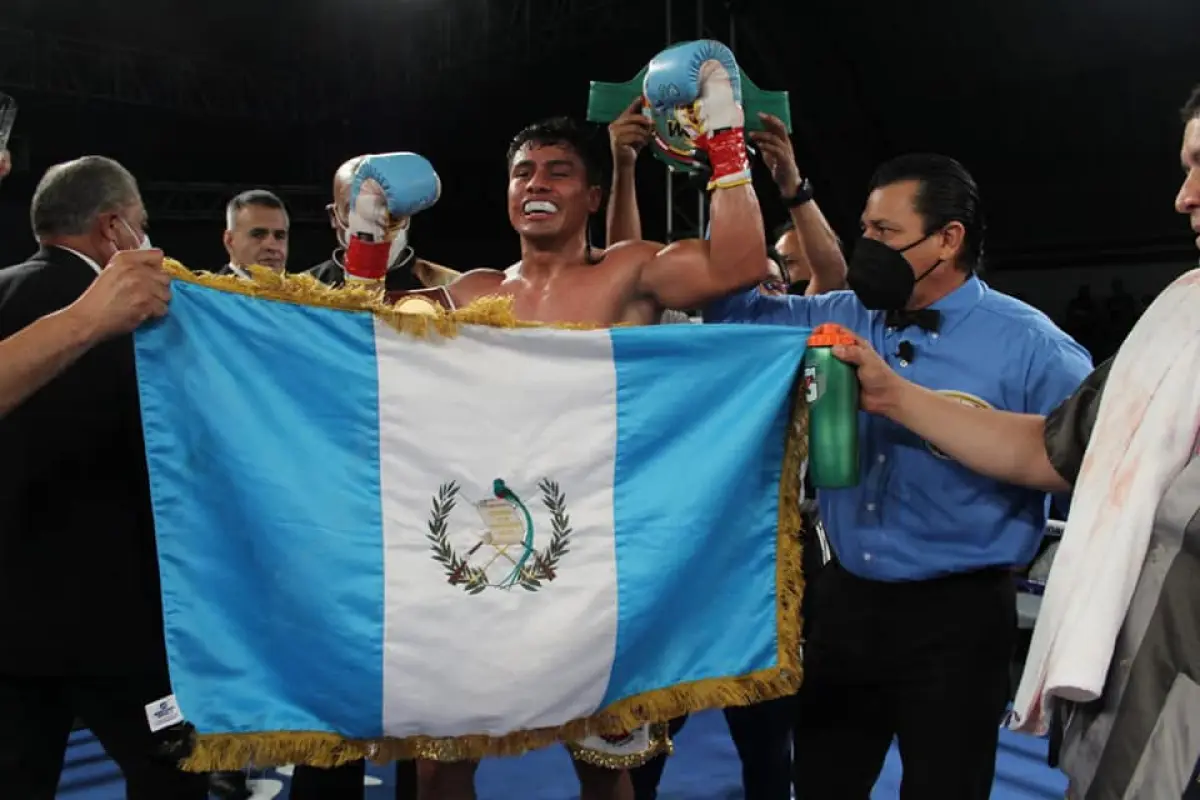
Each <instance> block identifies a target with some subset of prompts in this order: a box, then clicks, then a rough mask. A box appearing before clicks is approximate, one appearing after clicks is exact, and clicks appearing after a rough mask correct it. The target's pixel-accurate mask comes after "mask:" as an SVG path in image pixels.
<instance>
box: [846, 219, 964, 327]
mask: <svg viewBox="0 0 1200 800" xmlns="http://www.w3.org/2000/svg"><path fill="white" fill-rule="evenodd" d="M932 235H933V234H929V236H932ZM929 236H922V237H921V238H920V239H918V240H917V241H915V242H913V243H912V244H910V245H908V246H907V247H901V248H900V249H899V250H895V249H893V248H891V247H888V246H887V245H886V244H884V243H883V242H880V241H877V240H875V239H869V238H867V237H865V236H864V237H863V238H861V239H859V240H858V244H857V245H856V246H855V248H854V255H852V256H851V257H850V266H849V268H848V269H847V271H846V282H847V283H849V284H850V288H851V289H853V290H854V294H856V295H858V299H859V301H860V302H861V303H862V304H863V305H864V306H866V307H867V308H869V309H871V310H872V311H899V310H901V309H903V308H904V307H905V306H906V305H908V301H909V299H910V298H911V297H912V293H913V289H915V288H916V286H917V282H918V281H922V280H924V279H925V277H926V276H927V275H929V273H931V272H933V271H934V270H935V269H937V268H938V265H939V264H941V263H942V260H941V259H940V258H939V259H938V260H937V261H936V262H934V265H933V266H932V267H930V268H929V269H927V270H925V271H924V272H922V273H921V275H920V277H917V276H915V275H913V271H912V267H911V266H910V265H909V263H908V259H906V258H905V257H904V253H906V252H908V251H909V250H911V249H913V248H914V247H916V246H917V245H919V244H920V243H921V242H923V241H925V240H926V239H928V238H929Z"/></svg>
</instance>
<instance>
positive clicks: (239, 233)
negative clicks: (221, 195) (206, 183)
mask: <svg viewBox="0 0 1200 800" xmlns="http://www.w3.org/2000/svg"><path fill="white" fill-rule="evenodd" d="M290 228H291V223H290V222H289V220H288V213H287V208H286V207H285V206H284V205H283V201H282V200H280V199H279V197H278V196H277V195H275V194H274V193H272V192H268V191H267V190H266V189H251V190H250V191H247V192H242V193H241V194H239V195H237V196H235V197H234V198H233V199H232V200H230V201H229V204H228V205H226V206H225V235H224V237H223V238H222V243H223V244H224V245H225V252H226V253H228V254H229V263H228V264H226V265H225V268H224V269H222V270H221V271H220V274H226V275H227V274H230V273H232V274H235V275H239V276H241V277H243V278H247V277H249V274H248V273H247V271H246V269H247V268H248V267H250V266H251V265H255V264H256V265H258V266H261V267H270V268H271V269H273V270H275V271H276V272H283V271H284V270H286V269H287V257H288V231H289V229H290Z"/></svg>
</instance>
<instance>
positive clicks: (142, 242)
mask: <svg viewBox="0 0 1200 800" xmlns="http://www.w3.org/2000/svg"><path fill="white" fill-rule="evenodd" d="M118 219H120V220H121V224H122V225H124V226H125V230H127V231H129V235H130V236H132V237H133V238H134V239H137V238H138V235H137V231H135V230H134V229H133V226H132V225H130V224H129V223H128V222H126V221H125V219H124V218H123V217H118ZM134 249H135V250H153V249H154V247H153V246H152V245H151V244H150V235H149V234H146V233H143V234H142V238H141V239H139V240H138V246H137V247H135V248H134Z"/></svg>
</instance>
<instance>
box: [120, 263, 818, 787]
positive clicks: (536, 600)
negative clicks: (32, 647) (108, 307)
mask: <svg viewBox="0 0 1200 800" xmlns="http://www.w3.org/2000/svg"><path fill="white" fill-rule="evenodd" d="M177 277H178V278H179V279H178V280H176V281H175V283H174V297H173V300H172V303H171V309H170V314H169V315H168V316H167V317H166V318H164V319H163V320H161V321H159V322H156V323H153V324H150V325H148V326H145V327H143V328H142V329H141V330H140V331H139V332H138V333H137V335H136V337H135V342H136V352H137V372H138V382H139V388H140V395H141V404H142V421H143V426H144V430H145V439H146V453H147V456H148V462H149V468H150V481H151V493H152V497H153V503H154V515H155V524H156V530H157V536H158V558H159V566H160V571H161V577H162V599H163V616H164V621H165V626H166V641H167V651H168V656H169V662H170V671H171V678H172V682H173V687H174V691H175V696H176V699H177V701H178V705H179V709H180V711H181V712H182V714H183V715H184V716H185V717H186V718H187V719H188V720H189V721H190V722H191V723H192V724H193V725H195V727H196V730H197V732H198V734H199V736H198V745H197V751H196V755H195V757H194V759H193V761H192V767H193V768H204V769H213V768H234V767H239V766H242V765H244V764H245V763H247V762H248V761H249V760H251V759H253V760H255V761H256V762H258V763H260V764H262V763H282V762H287V761H299V762H307V763H315V764H329V763H336V762H339V761H344V760H349V759H352V758H356V757H361V756H362V755H364V754H365V755H369V756H374V757H377V758H388V757H400V756H411V755H414V754H424V755H430V754H432V755H434V756H437V755H438V753H441V754H442V755H444V756H445V757H463V756H465V755H471V756H476V757H478V756H482V755H488V754H511V753H517V752H521V751H522V750H525V749H529V748H531V747H536V746H542V745H546V744H549V743H551V742H553V741H556V740H560V739H561V740H567V739H572V738H579V737H582V736H586V735H591V734H596V733H603V734H614V733H618V732H620V731H623V730H631V729H632V728H634V727H636V726H637V725H639V724H641V723H644V722H661V721H665V720H666V719H668V718H670V717H672V716H675V715H678V714H680V713H682V712H686V711H692V710H699V709H702V708H706V707H716V706H724V705H730V704H741V703H748V702H752V701H755V700H761V699H765V698H769V697H773V696H780V695H783V694H785V693H788V692H790V691H794V689H795V687H796V685H797V683H798V680H799V663H798V662H799V652H798V650H799V623H800V620H799V608H798V605H799V603H798V600H799V593H800V588H801V587H800V575H799V544H798V536H797V532H798V524H799V523H798V508H797V507H796V506H797V500H798V486H797V483H798V481H799V476H798V469H797V468H798V467H799V462H800V460H801V459H802V458H803V449H804V443H803V439H804V437H803V435H802V432H801V431H800V430H799V428H800V427H801V426H799V425H798V424H797V423H796V422H795V420H802V416H801V415H800V414H794V409H793V403H792V398H793V396H794V392H793V391H792V390H793V385H794V381H795V376H796V372H797V368H798V365H799V362H800V360H801V357H802V355H803V350H804V345H805V339H806V336H807V333H808V332H807V331H804V330H799V329H795V328H779V327H758V326H719V325H714V326H699V325H695V326H693V325H670V326H660V327H646V328H635V327H628V328H617V329H612V330H565V329H556V328H549V327H514V326H513V325H512V321H511V318H510V312H507V310H506V309H505V311H504V313H499V315H498V316H497V313H491V314H490V315H489V314H488V313H483V312H477V311H475V309H476V308H478V307H477V306H476V307H472V308H471V309H467V310H466V311H465V312H456V324H455V325H454V326H453V327H454V329H453V330H452V331H449V333H451V334H452V335H443V334H442V333H438V332H436V331H433V330H429V331H427V332H426V335H424V336H421V335H413V333H411V332H406V330H405V329H412V328H414V327H416V328H420V327H421V326H422V325H424V326H425V327H429V328H432V324H431V323H430V324H427V320H429V319H432V318H420V320H419V324H418V323H417V322H414V319H416V318H413V317H406V318H403V320H407V322H404V324H402V325H399V326H397V325H396V324H395V323H397V321H398V320H401V318H399V317H398V316H397V315H395V314H392V315H388V314H386V313H384V312H382V311H381V310H380V308H379V307H376V308H375V310H374V312H373V311H372V310H360V311H354V310H347V308H353V307H354V302H351V301H350V300H347V299H345V298H346V297H347V296H348V295H347V294H345V293H338V292H335V291H334V290H327V289H320V288H318V287H317V286H316V285H315V284H314V283H309V282H306V281H303V280H299V279H295V278H289V279H287V280H286V281H280V279H278V278H275V279H273V280H274V284H272V286H267V285H266V283H264V281H266V279H265V277H260V278H259V285H257V286H255V285H254V284H249V283H245V282H241V283H239V282H238V281H237V279H232V278H217V277H214V276H202V277H192V276H190V274H186V273H185V272H184V271H183V270H182V269H181V268H179V269H177ZM338 298H340V299H338ZM360 305H361V306H362V307H366V306H367V305H368V304H367V303H366V302H365V301H364V302H363V303H360ZM483 305H485V306H486V302H485V303H484V304H483ZM500 305H502V304H498V303H497V301H492V306H493V311H495V308H498V307H500ZM330 306H341V308H335V307H330ZM472 319H474V320H475V322H477V323H482V324H467V323H469V322H470V321H471V320H472ZM505 319H507V324H495V323H497V322H498V321H499V322H501V323H503V322H504V320H505ZM403 320H401V321H402V322H403ZM446 320H447V318H446V317H445V316H444V315H443V317H442V329H443V331H446V330H447V329H448V327H449V324H448V323H447V322H446ZM488 323H493V324H488ZM447 743H449V745H448V744H447ZM450 745H452V746H450ZM447 746H450V747H449V749H446V747H447ZM439 747H441V748H442V749H441V750H439V749H438V748H439ZM447 753H450V754H451V755H446V754H447Z"/></svg>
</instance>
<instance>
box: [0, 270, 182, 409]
mask: <svg viewBox="0 0 1200 800" xmlns="http://www.w3.org/2000/svg"><path fill="white" fill-rule="evenodd" d="M170 287H171V279H170V278H169V277H168V276H167V274H166V273H165V272H163V270H162V254H161V253H159V252H157V251H153V250H127V251H125V252H123V253H118V254H117V256H116V257H115V258H113V260H112V261H110V262H109V263H108V267H107V268H105V270H104V271H103V272H102V273H101V274H100V277H99V278H97V279H96V282H95V283H93V284H92V285H91V286H90V287H88V290H87V291H86V292H84V293H83V295H82V296H81V297H80V298H79V299H78V300H76V301H75V302H74V303H72V304H71V305H69V306H67V307H66V308H64V309H62V310H61V311H55V312H54V313H52V314H47V315H46V316H44V317H42V318H41V319H38V320H36V321H35V322H32V323H30V324H29V325H27V326H26V327H24V328H22V329H21V330H20V331H18V332H16V333H14V334H13V335H12V336H9V337H8V338H6V339H4V340H2V341H0V417H3V416H4V415H6V414H7V413H8V412H9V411H12V410H13V409H14V408H16V407H17V406H19V405H20V404H21V403H23V402H24V401H25V400H26V399H27V398H28V397H29V396H30V395H32V394H34V393H35V392H36V391H37V390H38V389H41V388H42V387H43V386H45V385H46V384H47V383H48V382H49V381H51V380H53V379H54V378H55V377H56V376H57V375H58V374H59V373H61V372H62V371H63V370H64V369H66V368H67V367H69V366H71V364H73V363H75V360H76V359H78V358H79V357H80V356H81V355H83V354H84V353H86V352H87V351H88V350H90V349H91V348H92V347H94V346H95V345H97V344H99V343H100V342H103V341H105V340H107V339H109V338H110V337H112V336H117V335H119V334H122V333H129V332H130V331H131V330H133V329H134V328H136V327H137V326H138V325H141V324H142V323H143V322H145V321H146V320H147V319H150V318H151V317H158V316H161V315H163V314H165V313H166V312H167V301H168V299H169V298H170V293H171V288H170Z"/></svg>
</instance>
